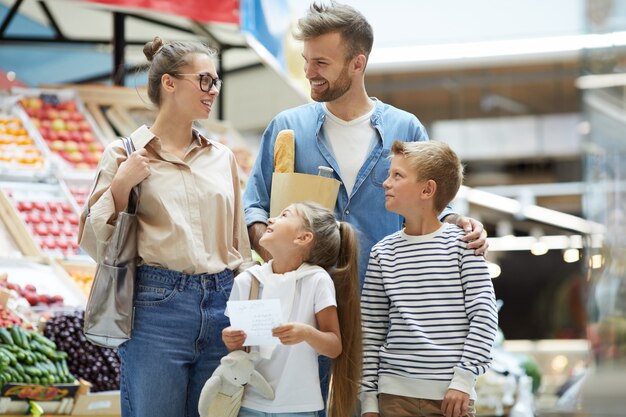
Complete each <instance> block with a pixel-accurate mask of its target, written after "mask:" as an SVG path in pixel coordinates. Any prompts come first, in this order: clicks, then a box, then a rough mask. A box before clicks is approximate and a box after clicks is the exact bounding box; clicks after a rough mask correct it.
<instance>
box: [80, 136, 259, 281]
mask: <svg viewBox="0 0 626 417" xmlns="http://www.w3.org/2000/svg"><path fill="white" fill-rule="evenodd" d="M131 139H132V141H133V144H134V145H135V148H136V149H141V148H146V149H147V151H148V157H149V159H150V172H151V174H150V176H149V177H148V178H146V179H145V180H144V181H143V182H142V183H141V195H140V198H139V205H138V209H137V218H138V232H137V238H138V244H137V251H138V254H139V258H140V259H139V264H147V265H154V266H160V267H162V268H167V269H172V270H175V271H180V272H184V273H187V274H200V273H211V274H212V273H217V272H220V271H223V270H224V269H226V268H228V269H231V270H233V271H236V270H238V269H239V268H240V267H248V266H250V265H251V253H250V242H249V240H248V233H247V229H246V223H245V220H244V212H243V205H242V200H241V187H240V183H239V176H238V173H237V165H236V162H235V158H234V156H233V154H232V152H231V151H230V150H229V149H228V148H227V147H226V146H224V145H222V144H220V143H216V142H213V141H209V140H208V139H206V138H204V137H203V136H202V135H200V134H197V133H196V134H195V139H194V141H193V143H192V145H191V146H190V147H189V149H188V150H187V151H186V154H185V156H184V159H183V160H180V159H179V158H178V157H177V156H175V155H173V154H171V153H169V152H167V151H166V150H165V149H163V148H162V147H161V140H160V139H159V138H158V137H156V136H154V135H153V134H152V132H150V130H149V129H148V128H147V127H146V126H142V127H140V128H139V129H137V130H136V131H135V132H134V133H133V134H132V135H131ZM125 159H126V151H125V150H124V147H123V145H122V141H120V140H117V141H115V142H113V143H111V144H110V145H109V146H107V148H106V150H105V151H104V153H103V155H102V159H101V160H100V165H99V168H98V174H97V176H96V182H95V184H94V189H93V192H92V194H91V196H90V198H89V199H88V201H87V203H86V204H87V207H86V210H85V213H83V216H82V218H81V224H80V226H81V227H80V232H79V237H78V239H79V243H80V246H81V248H82V249H83V250H85V251H86V252H87V253H88V254H89V255H91V256H92V257H93V258H94V259H96V261H101V260H102V258H103V256H104V248H105V246H106V244H107V242H108V241H109V239H110V238H111V235H112V234H113V228H114V224H115V219H116V216H117V214H116V213H115V205H114V202H113V196H112V194H111V191H110V189H109V187H110V185H111V181H112V179H113V176H114V175H115V173H116V171H117V169H118V166H119V165H120V164H121V163H122V162H123V161H124V160H125ZM87 208H88V214H87Z"/></svg>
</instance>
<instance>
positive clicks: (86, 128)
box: [78, 120, 91, 132]
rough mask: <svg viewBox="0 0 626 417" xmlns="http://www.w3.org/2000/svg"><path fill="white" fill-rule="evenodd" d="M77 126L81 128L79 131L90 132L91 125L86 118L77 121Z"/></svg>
mask: <svg viewBox="0 0 626 417" xmlns="http://www.w3.org/2000/svg"><path fill="white" fill-rule="evenodd" d="M78 128H79V129H80V130H81V132H91V125H90V124H89V122H88V121H87V120H83V121H82V122H78Z"/></svg>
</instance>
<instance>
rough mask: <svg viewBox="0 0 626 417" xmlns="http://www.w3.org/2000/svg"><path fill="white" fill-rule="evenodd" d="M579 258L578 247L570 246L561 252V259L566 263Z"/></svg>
mask: <svg viewBox="0 0 626 417" xmlns="http://www.w3.org/2000/svg"><path fill="white" fill-rule="evenodd" d="M579 260H580V251H579V250H578V249H574V248H570V249H566V250H565V251H564V252H563V261H565V262H567V263H568V264H571V263H574V262H578V261H579Z"/></svg>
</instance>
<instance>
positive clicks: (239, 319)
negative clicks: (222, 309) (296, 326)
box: [226, 299, 282, 346]
mask: <svg viewBox="0 0 626 417" xmlns="http://www.w3.org/2000/svg"><path fill="white" fill-rule="evenodd" d="M226 306H227V308H228V316H229V318H230V327H232V328H233V329H237V330H243V331H244V332H246V335H247V337H246V341H245V343H244V346H267V345H277V344H279V343H280V340H279V339H278V338H277V337H274V336H272V329H273V328H274V327H277V326H279V325H280V324H281V323H282V312H281V309H280V300H278V299H272V300H243V301H228V302H227V303H226Z"/></svg>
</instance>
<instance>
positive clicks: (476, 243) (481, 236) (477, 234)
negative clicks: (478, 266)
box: [443, 214, 489, 256]
mask: <svg viewBox="0 0 626 417" xmlns="http://www.w3.org/2000/svg"><path fill="white" fill-rule="evenodd" d="M443 221H445V222H447V223H451V224H456V225H457V226H459V227H460V228H462V229H463V230H465V233H466V235H465V237H464V238H463V240H464V241H465V242H469V243H468V244H467V248H468V249H475V250H474V254H475V255H485V256H487V251H488V250H489V242H488V241H487V231H485V227H484V226H483V224H482V223H481V222H479V221H478V220H476V219H473V218H471V217H465V216H461V215H459V214H449V215H447V216H446V217H445V218H444V219H443Z"/></svg>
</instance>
